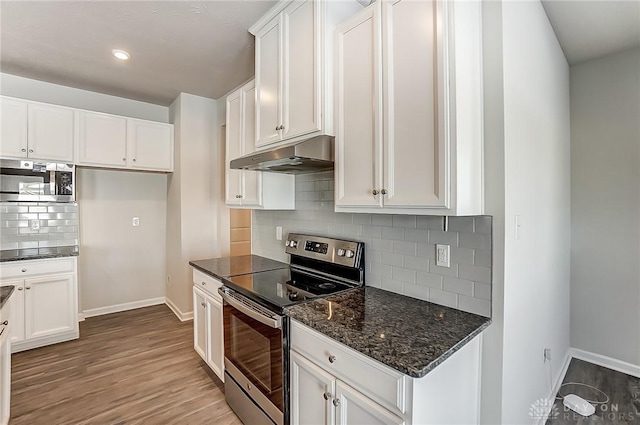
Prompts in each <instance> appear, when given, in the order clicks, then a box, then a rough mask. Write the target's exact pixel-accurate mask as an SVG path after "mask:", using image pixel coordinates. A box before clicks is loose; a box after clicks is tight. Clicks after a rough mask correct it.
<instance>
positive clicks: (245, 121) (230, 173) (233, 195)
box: [225, 81, 295, 210]
mask: <svg viewBox="0 0 640 425" xmlns="http://www.w3.org/2000/svg"><path fill="white" fill-rule="evenodd" d="M255 99H256V90H255V83H254V81H250V82H248V83H247V84H245V85H244V86H242V87H240V88H239V89H237V90H235V91H234V92H233V93H231V94H229V95H228V96H227V100H226V108H227V109H226V111H227V118H226V141H225V145H226V161H225V167H226V173H225V176H226V181H225V194H226V195H225V199H226V204H227V205H229V206H230V207H234V208H248V209H278V210H284V209H294V207H295V177H294V176H293V175H288V174H279V173H263V172H259V171H244V170H233V169H231V168H230V166H229V163H230V162H231V160H233V159H236V158H238V157H241V156H243V155H247V154H250V153H252V152H254V151H255V134H256V131H255V129H256V127H255V122H256V121H255V114H256V101H255Z"/></svg>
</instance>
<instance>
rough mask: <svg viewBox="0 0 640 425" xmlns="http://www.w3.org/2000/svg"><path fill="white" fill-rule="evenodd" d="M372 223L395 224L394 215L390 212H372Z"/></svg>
mask: <svg viewBox="0 0 640 425" xmlns="http://www.w3.org/2000/svg"><path fill="white" fill-rule="evenodd" d="M371 224H373V225H374V226H393V217H392V216H390V215H388V214H372V215H371Z"/></svg>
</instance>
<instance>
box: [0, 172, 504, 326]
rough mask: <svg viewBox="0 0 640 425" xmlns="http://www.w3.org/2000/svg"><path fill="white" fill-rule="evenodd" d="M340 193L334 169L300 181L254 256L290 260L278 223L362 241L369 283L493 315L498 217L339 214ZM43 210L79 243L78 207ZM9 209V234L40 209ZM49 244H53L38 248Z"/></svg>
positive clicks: (44, 221) (256, 225) (261, 231)
mask: <svg viewBox="0 0 640 425" xmlns="http://www.w3.org/2000/svg"><path fill="white" fill-rule="evenodd" d="M333 189H334V181H333V173H332V172H325V173H316V174H301V175H298V176H296V210H294V211H259V210H255V211H254V212H253V229H254V231H253V235H252V239H253V244H252V246H253V253H254V254H258V255H264V256H267V257H270V258H274V259H277V260H280V261H282V260H284V261H286V259H287V258H286V257H287V256H286V255H284V254H283V250H284V245H283V243H282V241H276V240H275V238H274V237H273V236H274V234H275V229H274V227H275V226H282V227H283V232H284V233H285V234H286V233H288V232H292V231H298V232H309V233H314V234H326V235H328V236H334V237H339V238H345V239H355V240H359V241H362V242H364V243H365V244H366V253H365V260H366V284H367V285H369V286H375V287H379V288H383V289H386V290H389V291H393V292H398V293H402V294H405V295H408V296H412V297H415V298H420V299H425V300H429V301H431V302H434V303H437V304H442V305H446V306H450V307H453V308H459V309H461V310H465V311H471V312H474V313H477V314H484V315H489V314H490V313H491V265H492V264H491V227H492V218H491V217H489V216H476V217H449V218H448V228H447V230H446V231H445V229H444V224H445V221H444V218H443V217H439V216H415V215H391V214H356V213H335V212H334V204H333V196H334V193H333ZM43 206H44V207H45V208H46V209H45V211H40V212H39V213H42V214H45V213H46V214H51V216H49V215H47V216H46V218H44V217H39V219H40V220H41V225H42V226H43V227H42V228H44V229H51V234H54V235H57V236H59V237H60V238H63V239H60V240H63V241H69V240H74V239H77V236H76V237H75V238H74V237H73V236H74V234H75V235H77V218H76V219H75V223H74V224H67V223H66V221H68V220H71V221H74V218H73V216H59V215H58V214H64V213H71V214H76V216H75V217H77V207H76V209H75V210H74V209H72V210H67V209H66V208H65V209H64V210H63V209H60V208H57V207H56V208H53V209H52V206H48V207H47V205H46V204H44V205H43ZM12 207H13V208H14V209H15V208H16V206H15V205H14V206H12ZM38 207H40V206H38ZM6 208H7V207H6V206H4V205H3V206H0V226H3V227H2V231H3V232H4V231H5V230H8V229H12V228H10V227H6V224H5V223H6V222H18V221H20V220H18V219H19V218H20V217H16V218H15V219H11V220H10V219H7V218H4V217H3V216H2V214H3V213H7V214H9V213H13V214H21V213H29V214H31V213H33V212H34V211H30V210H28V209H26V208H27V207H22V206H18V208H25V210H21V211H6V210H5V209H6ZM53 215H55V217H53ZM23 221H24V220H23ZM52 222H53V223H52ZM56 222H65V223H64V224H57V223H56ZM47 226H52V227H47ZM23 229H24V230H27V229H28V227H26V228H15V230H16V231H15V233H13V234H14V235H23V236H24V237H27V238H28V237H29V235H30V234H29V233H25V234H21V233H19V232H18V230H23ZM43 233H45V232H37V233H36V234H37V235H42V234H43ZM3 234H4V233H3ZM57 236H54V237H57ZM28 242H34V241H32V240H28ZM47 242H51V240H50V241H44V240H43V241H39V242H38V243H47ZM6 243H14V244H15V243H18V242H5V241H4V240H3V246H4V245H5V244H6ZM436 243H438V244H446V245H450V246H451V267H440V266H436V265H435V244H436Z"/></svg>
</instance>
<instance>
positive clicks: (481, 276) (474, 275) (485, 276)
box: [458, 264, 491, 283]
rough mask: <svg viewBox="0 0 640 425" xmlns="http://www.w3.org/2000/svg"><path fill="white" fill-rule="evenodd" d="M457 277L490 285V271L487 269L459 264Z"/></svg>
mask: <svg viewBox="0 0 640 425" xmlns="http://www.w3.org/2000/svg"><path fill="white" fill-rule="evenodd" d="M458 275H459V276H460V277H461V278H463V279H469V280H473V281H474V282H482V283H491V269H490V268H489V267H481V266H474V265H471V264H460V265H459V267H458Z"/></svg>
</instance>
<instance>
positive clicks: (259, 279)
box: [227, 269, 353, 311]
mask: <svg viewBox="0 0 640 425" xmlns="http://www.w3.org/2000/svg"><path fill="white" fill-rule="evenodd" d="M227 280H228V281H229V282H231V283H232V285H230V284H229V285H228V286H229V287H231V288H232V289H235V290H237V291H238V292H241V293H242V294H243V295H245V296H247V297H249V298H251V299H253V300H255V301H257V302H259V303H261V304H266V305H267V306H268V307H270V308H274V307H275V308H276V309H277V310H278V311H282V309H284V308H285V307H288V306H291V305H294V304H299V303H302V302H305V301H308V300H311V299H313V298H316V297H321V296H327V295H331V294H335V293H336V292H341V291H344V290H347V289H352V288H353V286H349V285H347V284H344V283H341V282H336V281H333V280H330V279H326V278H320V277H316V276H310V275H308V274H306V273H302V272H299V271H296V270H293V269H277V270H270V271H265V272H259V273H251V274H244V275H239V276H232V277H229V278H228V279H227Z"/></svg>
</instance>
